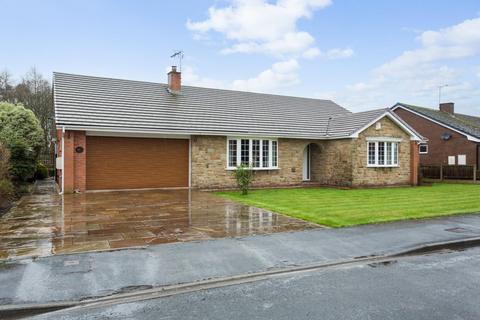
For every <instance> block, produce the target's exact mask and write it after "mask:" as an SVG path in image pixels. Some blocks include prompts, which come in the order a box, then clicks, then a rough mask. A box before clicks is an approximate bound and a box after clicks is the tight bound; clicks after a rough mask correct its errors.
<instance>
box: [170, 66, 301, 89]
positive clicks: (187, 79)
mask: <svg viewBox="0 0 480 320" xmlns="http://www.w3.org/2000/svg"><path fill="white" fill-rule="evenodd" d="M298 69H299V64H298V61H297V60H295V59H290V60H286V61H281V62H276V63H274V64H273V65H272V66H271V67H270V68H268V69H267V70H264V71H262V72H260V73H259V74H258V75H257V76H255V77H253V78H250V79H246V80H233V81H232V82H224V81H219V80H215V79H211V78H207V77H202V76H200V75H198V73H197V72H196V70H195V69H194V68H192V67H191V66H188V65H186V66H184V67H183V68H182V81H183V83H184V84H186V85H192V86H198V87H207V88H219V89H232V90H242V91H255V92H272V91H276V90H277V89H280V88H285V87H288V86H291V85H294V84H297V83H298V82H299V81H300V80H299V76H298ZM167 70H169V69H168V68H167Z"/></svg>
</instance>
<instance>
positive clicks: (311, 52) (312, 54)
mask: <svg viewBox="0 0 480 320" xmlns="http://www.w3.org/2000/svg"><path fill="white" fill-rule="evenodd" d="M321 54H322V52H321V51H320V49H318V48H310V49H308V50H307V51H305V52H304V53H303V55H302V56H303V57H304V58H306V59H313V58H316V57H318V56H319V55H321Z"/></svg>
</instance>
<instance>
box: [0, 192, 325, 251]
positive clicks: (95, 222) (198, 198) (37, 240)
mask: <svg viewBox="0 0 480 320" xmlns="http://www.w3.org/2000/svg"><path fill="white" fill-rule="evenodd" d="M316 227H318V226H316V225H313V224H310V223H307V222H304V221H302V220H297V219H294V218H289V217H286V216H283V215H278V214H275V213H272V212H269V211H265V210H262V209H258V208H254V207H250V206H247V205H243V204H240V203H236V202H232V201H230V200H226V199H223V198H220V197H217V196H215V195H213V194H210V193H207V192H201V191H190V190H150V191H119V192H102V193H85V194H73V195H64V196H61V195H56V194H53V195H52V194H50V195H49V194H43V195H31V196H25V197H23V198H22V200H21V201H20V202H19V204H18V205H17V206H16V207H14V208H12V209H11V210H10V212H9V213H7V214H6V215H5V216H3V217H2V218H0V259H2V258H3V259H5V258H14V257H23V256H45V255H51V254H58V253H72V252H83V251H92V250H104V249H116V248H126V247H133V246H145V245H152V244H161V243H169V242H179V241H192V240H205V239H212V238H221V237H235V236H246V235H252V234H266V233H274V232H282V231H295V230H303V229H309V228H316Z"/></svg>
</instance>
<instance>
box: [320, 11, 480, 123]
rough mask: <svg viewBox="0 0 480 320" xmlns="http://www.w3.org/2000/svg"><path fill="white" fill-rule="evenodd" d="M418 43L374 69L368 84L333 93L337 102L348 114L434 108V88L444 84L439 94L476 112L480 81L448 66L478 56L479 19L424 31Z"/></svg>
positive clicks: (360, 84) (435, 95)
mask: <svg viewBox="0 0 480 320" xmlns="http://www.w3.org/2000/svg"><path fill="white" fill-rule="evenodd" d="M417 39H418V40H419V42H420V47H419V48H417V49H414V50H409V51H405V52H403V53H402V54H400V55H399V56H398V57H397V58H395V59H393V60H391V61H389V62H387V63H385V64H383V65H381V66H379V67H377V68H375V69H373V70H372V73H371V77H370V79H368V80H367V81H363V82H359V83H355V84H352V85H349V86H347V87H346V88H345V89H344V90H341V91H338V92H335V93H334V94H333V95H334V96H335V97H336V99H337V100H338V102H339V103H343V104H344V105H345V106H346V107H349V108H350V109H352V110H365V109H369V108H372V107H388V106H391V105H393V104H394V103H395V102H397V101H403V102H410V103H416V104H425V105H430V106H434V105H436V103H437V102H438V86H439V85H442V84H446V83H448V84H449V87H448V88H446V89H444V92H443V96H444V97H445V99H449V100H452V101H454V102H456V103H457V105H458V104H460V105H463V106H465V108H469V110H470V112H471V113H476V114H479V113H480V109H478V108H480V106H478V105H476V104H475V101H478V99H479V98H480V96H479V90H476V89H475V87H478V86H479V85H480V83H478V82H476V83H472V82H471V81H472V80H467V79H468V78H469V77H468V76H469V75H471V72H472V70H467V71H465V70H462V69H456V68H453V67H452V66H450V65H448V62H449V61H452V60H459V59H462V58H468V57H473V56H478V55H480V18H476V19H470V20H465V21H463V22H461V23H459V24H457V25H454V26H451V27H449V28H445V29H440V30H438V31H426V32H423V33H421V34H420V36H419V37H418V38H417ZM473 72H476V71H475V70H473ZM470 78H471V77H470ZM473 81H476V80H475V79H474V80H473ZM328 94H330V95H332V93H331V92H329V93H328ZM474 108H477V109H476V110H475V109H474Z"/></svg>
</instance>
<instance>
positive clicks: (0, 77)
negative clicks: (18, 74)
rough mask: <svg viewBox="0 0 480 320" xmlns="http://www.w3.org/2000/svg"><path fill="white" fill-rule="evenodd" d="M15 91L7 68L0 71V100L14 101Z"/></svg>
mask: <svg viewBox="0 0 480 320" xmlns="http://www.w3.org/2000/svg"><path fill="white" fill-rule="evenodd" d="M14 100H15V91H14V85H13V79H12V75H11V74H10V72H8V70H3V71H2V72H1V73H0V101H7V102H15V101H14Z"/></svg>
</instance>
